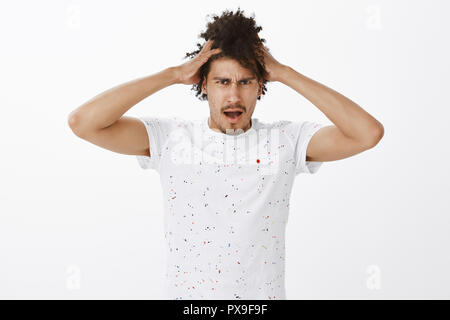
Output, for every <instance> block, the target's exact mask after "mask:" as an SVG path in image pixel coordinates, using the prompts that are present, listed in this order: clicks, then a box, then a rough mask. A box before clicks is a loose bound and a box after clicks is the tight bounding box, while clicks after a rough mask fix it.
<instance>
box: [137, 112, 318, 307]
mask: <svg viewBox="0 0 450 320" xmlns="http://www.w3.org/2000/svg"><path fill="white" fill-rule="evenodd" d="M139 119H140V120H141V121H142V122H143V123H144V124H145V126H146V128H147V133H148V136H149V141H150V157H147V156H137V160H138V163H139V165H140V166H141V168H143V169H149V168H152V169H155V170H157V171H158V172H159V175H160V180H161V185H162V190H163V197H164V211H165V212H164V221H165V230H164V231H165V238H166V243H167V249H168V255H167V258H168V259H167V272H166V277H167V281H166V284H167V285H166V294H167V299H220V300H223V299H286V294H285V283H284V281H285V277H284V272H285V263H284V261H285V227H286V223H287V220H288V212H289V198H290V194H291V190H292V185H293V181H294V178H295V176H296V175H297V174H299V173H309V174H312V173H315V172H317V170H318V169H319V168H320V166H321V165H322V162H314V161H306V149H307V146H308V143H309V141H310V139H311V137H312V135H313V134H314V133H315V132H316V131H317V130H319V129H320V128H321V127H324V126H325V125H323V124H320V123H315V122H310V121H300V122H293V121H276V122H273V123H263V122H260V121H259V120H258V119H257V118H252V121H251V128H250V129H248V130H247V131H245V132H243V131H241V133H238V134H236V135H231V134H224V133H221V132H218V131H215V130H213V129H211V128H210V127H209V125H208V117H204V118H202V119H200V120H183V119H179V118H156V117H140V118H139Z"/></svg>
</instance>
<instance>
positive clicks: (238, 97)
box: [186, 9, 267, 133]
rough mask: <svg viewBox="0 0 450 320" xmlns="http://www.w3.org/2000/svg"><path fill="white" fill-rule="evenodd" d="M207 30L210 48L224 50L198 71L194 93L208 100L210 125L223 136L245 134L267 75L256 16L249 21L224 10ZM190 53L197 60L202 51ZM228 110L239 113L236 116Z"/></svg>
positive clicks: (205, 34) (238, 11)
mask: <svg viewBox="0 0 450 320" xmlns="http://www.w3.org/2000/svg"><path fill="white" fill-rule="evenodd" d="M213 18H214V21H213V22H211V23H208V26H207V30H206V31H205V32H203V33H201V34H200V37H202V38H204V39H205V40H206V41H208V40H209V39H211V40H213V45H212V47H211V49H215V48H221V50H222V51H221V52H220V53H218V54H216V55H213V56H211V57H210V59H209V60H208V61H207V62H206V63H205V64H203V65H202V67H201V68H200V69H199V78H200V82H199V83H197V84H194V85H193V88H192V90H195V91H196V96H199V95H200V100H207V101H208V102H209V108H210V120H211V123H210V126H211V128H213V129H218V130H220V131H221V132H223V133H227V132H226V130H227V129H228V130H238V129H242V130H243V131H246V130H247V129H248V128H249V127H250V125H251V123H250V120H251V117H252V114H253V111H254V110H255V106H256V100H260V99H261V95H263V94H265V91H266V86H265V84H266V83H267V80H265V77H266V76H267V72H266V70H265V68H264V60H263V58H262V57H263V56H264V55H263V52H262V51H261V44H262V43H263V42H265V39H260V38H259V36H258V32H259V31H260V30H262V27H257V26H256V25H255V20H254V17H251V18H247V17H245V16H244V15H243V11H240V9H238V10H237V12H236V13H233V11H231V12H229V11H225V12H224V13H223V14H222V16H220V17H218V16H213ZM198 47H199V50H197V51H194V52H192V53H187V54H186V57H195V56H196V55H197V54H198V53H199V52H200V50H201V49H202V47H201V45H199V44H198ZM228 111H240V112H241V114H240V115H239V116H238V117H235V115H234V114H233V113H228Z"/></svg>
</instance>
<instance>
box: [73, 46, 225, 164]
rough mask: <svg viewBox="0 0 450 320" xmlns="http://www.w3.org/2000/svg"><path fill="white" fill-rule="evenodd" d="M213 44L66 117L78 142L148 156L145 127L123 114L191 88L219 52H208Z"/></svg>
mask: <svg viewBox="0 0 450 320" xmlns="http://www.w3.org/2000/svg"><path fill="white" fill-rule="evenodd" d="M211 47H212V41H211V40H209V41H208V42H207V43H206V45H204V46H203V48H202V50H201V51H200V52H199V54H198V55H197V56H196V57H195V58H194V59H192V60H191V61H188V62H186V63H184V64H182V65H179V66H176V67H170V68H167V69H164V70H162V71H160V72H158V73H156V74H153V75H151V76H147V77H143V78H139V79H136V80H133V81H130V82H127V83H124V84H121V85H119V86H117V87H114V88H112V89H109V90H107V91H105V92H103V93H101V94H99V95H97V96H95V97H94V98H92V99H91V100H89V101H87V102H86V103H84V104H83V105H81V106H80V107H78V108H77V109H75V110H74V111H72V112H71V113H70V114H69V117H68V123H69V126H70V128H71V129H72V131H73V132H74V133H75V134H76V135H77V136H79V137H80V138H82V139H84V140H87V141H90V142H92V143H94V144H96V145H98V146H100V147H103V148H105V149H108V150H111V151H114V152H118V153H123V154H129V155H146V156H150V144H151V142H150V141H149V140H148V135H147V132H146V129H145V126H144V124H143V123H142V122H141V121H140V120H139V119H136V118H133V117H125V116H123V114H124V113H125V112H127V111H128V110H129V109H130V108H131V107H133V106H134V105H135V104H137V103H138V102H139V101H141V100H143V99H145V98H146V97H148V96H150V95H151V94H153V93H155V92H156V91H158V90H161V89H163V88H165V87H167V86H169V85H171V84H178V83H180V84H194V83H197V82H198V81H199V69H200V67H201V66H202V65H203V64H204V63H205V62H206V61H208V59H209V58H210V57H211V56H212V55H213V54H217V53H219V52H220V51H221V49H219V48H216V49H211Z"/></svg>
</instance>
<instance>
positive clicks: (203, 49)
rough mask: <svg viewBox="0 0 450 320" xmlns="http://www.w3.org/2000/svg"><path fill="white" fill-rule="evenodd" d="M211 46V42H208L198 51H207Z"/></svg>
mask: <svg viewBox="0 0 450 320" xmlns="http://www.w3.org/2000/svg"><path fill="white" fill-rule="evenodd" d="M211 46H212V40H211V39H210V40H208V41H207V42H206V43H205V45H204V46H203V48H202V50H200V52H205V51H208V50H209V49H210V48H211Z"/></svg>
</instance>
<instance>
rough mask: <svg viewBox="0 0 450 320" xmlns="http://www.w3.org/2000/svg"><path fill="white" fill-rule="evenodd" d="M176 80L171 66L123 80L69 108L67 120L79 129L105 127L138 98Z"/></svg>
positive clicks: (139, 99)
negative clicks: (77, 105)
mask: <svg viewBox="0 0 450 320" xmlns="http://www.w3.org/2000/svg"><path fill="white" fill-rule="evenodd" d="M175 83H177V79H176V72H175V68H174V67H170V68H166V69H164V70H162V71H160V72H158V73H155V74H152V75H150V76H146V77H142V78H138V79H135V80H132V81H129V82H126V83H123V84H121V85H118V86H116V87H113V88H111V89H109V90H107V91H105V92H102V93H100V94H98V95H97V96H95V97H93V98H92V99H90V100H89V101H87V102H85V103H84V104H83V105H81V106H80V107H78V108H77V109H75V110H74V111H72V112H71V113H70V115H69V123H71V126H72V127H75V128H76V129H77V130H78V131H80V132H86V131H91V130H98V129H102V128H106V127H108V126H110V125H111V124H113V123H114V122H116V121H117V120H118V119H120V117H122V115H123V114H124V113H125V112H127V111H128V110H129V109H130V108H131V107H133V106H134V105H136V104H137V103H138V102H140V101H141V100H143V99H145V98H146V97H148V96H150V95H152V94H153V93H155V92H157V91H159V90H161V89H163V88H165V87H167V86H169V85H172V84H175Z"/></svg>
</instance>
